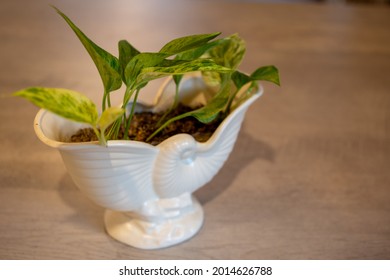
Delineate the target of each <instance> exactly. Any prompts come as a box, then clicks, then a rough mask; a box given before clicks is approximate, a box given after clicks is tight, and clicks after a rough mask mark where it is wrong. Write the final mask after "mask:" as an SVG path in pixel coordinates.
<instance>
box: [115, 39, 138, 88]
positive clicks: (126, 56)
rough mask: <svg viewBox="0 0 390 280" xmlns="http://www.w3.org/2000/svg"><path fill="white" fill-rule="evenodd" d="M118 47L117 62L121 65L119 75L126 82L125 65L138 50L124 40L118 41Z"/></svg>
mask: <svg viewBox="0 0 390 280" xmlns="http://www.w3.org/2000/svg"><path fill="white" fill-rule="evenodd" d="M118 49H119V64H120V66H121V75H122V79H123V81H124V82H126V79H125V69H126V66H127V64H128V63H129V62H130V60H131V59H132V58H133V57H134V56H136V55H137V54H139V53H140V52H139V51H138V50H137V49H136V48H134V47H133V46H132V45H131V44H130V43H129V42H127V41H126V40H121V41H119V43H118Z"/></svg>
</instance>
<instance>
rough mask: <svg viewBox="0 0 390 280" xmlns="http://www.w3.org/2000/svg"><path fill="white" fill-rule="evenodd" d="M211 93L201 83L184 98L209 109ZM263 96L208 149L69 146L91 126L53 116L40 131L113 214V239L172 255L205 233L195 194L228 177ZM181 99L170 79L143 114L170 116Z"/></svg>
mask: <svg viewBox="0 0 390 280" xmlns="http://www.w3.org/2000/svg"><path fill="white" fill-rule="evenodd" d="M211 93H212V90H211V89H210V88H208V87H207V86H206V85H205V84H204V83H203V81H202V79H201V78H200V77H198V76H190V77H187V78H185V79H184V80H183V81H182V83H181V88H180V99H181V102H183V103H184V104H186V105H190V106H191V105H196V104H199V103H205V102H207V100H208V98H209V96H210V94H211ZM261 93H262V91H261V87H260V90H259V91H258V92H257V93H255V94H253V95H252V96H251V97H249V98H247V99H246V100H245V101H244V102H242V103H241V104H239V105H238V106H237V107H236V108H235V109H234V111H233V112H232V113H231V114H230V115H229V116H228V117H227V118H226V119H225V120H224V121H223V122H222V123H221V124H220V126H219V127H218V129H217V130H216V131H215V132H214V134H213V135H212V137H211V138H210V139H209V140H208V141H207V142H203V143H200V142H197V141H196V140H195V139H194V138H193V137H192V136H191V135H188V134H178V135H175V136H173V137H170V138H168V139H167V140H165V141H164V142H162V143H160V144H159V145H157V146H153V145H150V144H146V143H143V142H137V141H121V140H112V141H108V142H107V146H106V147H104V146H101V145H99V143H98V142H88V143H68V142H66V139H68V138H69V137H70V136H71V135H73V134H74V133H75V132H76V131H77V130H79V129H80V128H82V127H84V126H85V125H84V124H80V123H76V122H73V121H70V120H67V119H64V118H62V117H59V116H57V115H54V114H52V113H50V112H48V111H46V110H40V111H39V113H38V114H37V116H36V118H35V131H36V134H37V135H38V137H39V138H40V140H41V141H42V142H44V143H45V144H47V145H49V146H51V147H54V148H56V149H57V150H58V151H59V152H60V154H61V156H62V159H63V162H64V164H65V166H66V169H67V170H68V172H69V174H70V176H71V177H72V179H73V181H74V182H75V184H76V185H77V186H78V187H79V189H80V190H81V191H82V192H83V193H84V194H85V195H87V196H88V197H89V198H90V199H91V200H92V201H94V202H95V203H97V204H98V205H100V206H102V207H104V208H106V212H105V216H104V222H105V227H106V230H107V232H108V234H109V235H110V236H112V237H113V238H115V239H116V240H118V241H121V242H123V243H125V244H128V245H131V246H134V247H137V248H142V249H157V248H164V247H168V246H172V245H175V244H178V243H180V242H183V241H185V240H187V239H189V238H191V237H192V236H194V235H195V234H196V233H197V232H198V231H199V230H200V228H201V227H202V224H203V210H202V206H201V205H200V203H199V202H198V201H197V200H196V198H195V197H194V196H193V195H192V193H193V192H194V191H196V190H197V189H199V188H200V187H202V186H204V185H205V184H206V183H207V182H209V181H210V180H211V179H212V178H213V177H214V175H215V174H216V173H217V172H218V171H219V170H220V168H221V167H222V165H223V164H224V162H225V161H226V159H227V158H228V156H229V154H230V152H231V151H232V149H233V146H234V143H235V141H236V138H237V135H238V132H239V129H240V126H241V123H242V121H243V118H244V115H245V112H246V110H247V109H248V107H249V105H250V104H252V103H253V102H254V100H255V99H257V98H258V97H259V96H260V95H261ZM174 94H175V86H174V83H173V82H172V80H167V81H166V82H165V83H164V84H163V86H162V87H161V88H160V90H159V92H158V93H157V97H156V102H155V104H154V105H153V106H145V105H142V104H137V110H150V111H160V110H164V109H165V108H168V106H169V105H170V104H171V103H172V96H173V95H174Z"/></svg>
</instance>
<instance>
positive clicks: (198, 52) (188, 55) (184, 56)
mask: <svg viewBox="0 0 390 280" xmlns="http://www.w3.org/2000/svg"><path fill="white" fill-rule="evenodd" d="M222 42H224V39H219V40H215V41H212V42H208V43H206V44H203V45H201V46H199V47H197V48H193V49H190V50H187V51H184V52H181V53H179V54H177V55H176V57H175V59H179V60H193V59H197V58H199V57H201V56H202V55H204V54H205V53H206V52H207V51H209V50H210V49H212V48H214V47H216V46H217V45H218V44H221V43H222Z"/></svg>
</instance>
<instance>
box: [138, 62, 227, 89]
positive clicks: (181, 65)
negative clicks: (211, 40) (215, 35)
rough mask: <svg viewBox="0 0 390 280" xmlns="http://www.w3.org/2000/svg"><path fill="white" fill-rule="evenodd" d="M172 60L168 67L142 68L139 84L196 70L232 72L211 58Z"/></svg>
mask: <svg viewBox="0 0 390 280" xmlns="http://www.w3.org/2000/svg"><path fill="white" fill-rule="evenodd" d="M171 62H172V65H170V66H166V67H159V66H156V67H147V68H144V69H142V71H141V73H140V74H139V76H138V78H137V84H138V83H141V82H147V81H151V80H154V79H158V78H162V77H166V76H170V75H180V74H185V73H190V72H195V71H215V72H220V73H229V72H231V69H229V68H226V67H223V66H221V65H218V64H216V63H215V62H214V61H212V60H210V59H196V60H193V61H177V60H173V61H171Z"/></svg>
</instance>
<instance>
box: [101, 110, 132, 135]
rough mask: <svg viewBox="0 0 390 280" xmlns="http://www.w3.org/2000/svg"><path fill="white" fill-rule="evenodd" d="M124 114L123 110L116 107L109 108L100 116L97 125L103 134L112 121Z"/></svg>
mask: <svg viewBox="0 0 390 280" xmlns="http://www.w3.org/2000/svg"><path fill="white" fill-rule="evenodd" d="M124 113H125V110H124V109H122V108H118V107H110V108H107V109H106V110H104V112H103V113H102V114H101V116H100V118H99V120H98V121H97V125H98V127H99V128H100V130H101V131H102V132H104V131H105V130H106V129H107V128H108V127H109V126H110V125H111V124H112V123H113V122H114V121H116V120H117V119H118V118H119V117H120V116H122V115H123V114H124Z"/></svg>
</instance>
